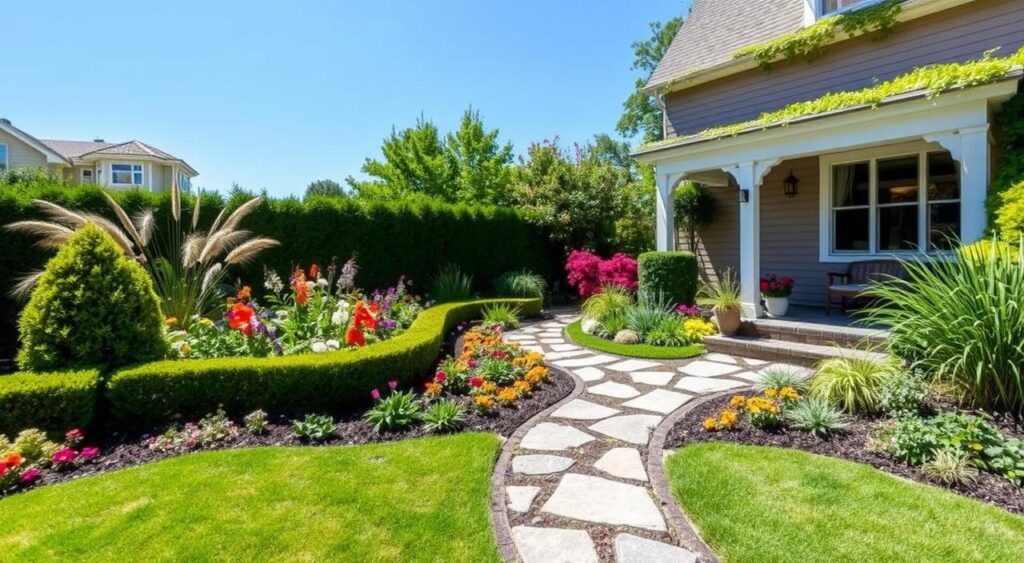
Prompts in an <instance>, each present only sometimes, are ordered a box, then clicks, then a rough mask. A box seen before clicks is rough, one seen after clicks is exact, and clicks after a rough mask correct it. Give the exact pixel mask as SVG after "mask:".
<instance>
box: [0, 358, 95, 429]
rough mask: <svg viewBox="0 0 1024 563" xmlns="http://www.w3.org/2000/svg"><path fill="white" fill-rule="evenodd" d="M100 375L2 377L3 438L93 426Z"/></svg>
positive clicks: (0, 423) (0, 418)
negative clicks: (29, 431) (23, 432)
mask: <svg viewBox="0 0 1024 563" xmlns="http://www.w3.org/2000/svg"><path fill="white" fill-rule="evenodd" d="M99 379H100V376H99V372H97V371H76V372H63V373H24V372H22V373H15V374H12V375H5V376H0V435H3V434H14V433H15V432H18V431H21V430H23V429H25V428H41V429H43V430H45V431H47V432H49V433H51V434H52V435H54V436H58V435H63V433H64V432H67V431H68V430H70V429H72V428H89V427H90V426H92V423H93V420H94V417H95V413H96V407H97V400H98V398H99Z"/></svg>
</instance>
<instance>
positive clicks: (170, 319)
mask: <svg viewBox="0 0 1024 563" xmlns="http://www.w3.org/2000/svg"><path fill="white" fill-rule="evenodd" d="M164 324H165V325H167V326H168V327H172V326H174V325H176V324H178V317H167V318H166V319H164Z"/></svg>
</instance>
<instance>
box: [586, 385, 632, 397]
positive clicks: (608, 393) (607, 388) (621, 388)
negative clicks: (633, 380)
mask: <svg viewBox="0 0 1024 563" xmlns="http://www.w3.org/2000/svg"><path fill="white" fill-rule="evenodd" d="M587 392H589V393H593V394H595V395H604V396H605V397H614V398H616V399H632V398H633V397H636V396H637V395H639V394H640V392H639V391H637V390H636V389H635V388H633V387H630V386H629V385H624V384H622V383H615V382H614V381H605V382H604V383H598V384H597V385H594V386H593V387H589V388H587Z"/></svg>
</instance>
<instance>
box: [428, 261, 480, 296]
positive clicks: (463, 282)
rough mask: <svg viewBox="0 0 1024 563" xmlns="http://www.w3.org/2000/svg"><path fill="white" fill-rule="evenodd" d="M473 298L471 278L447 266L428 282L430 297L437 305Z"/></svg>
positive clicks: (456, 268)
mask: <svg viewBox="0 0 1024 563" xmlns="http://www.w3.org/2000/svg"><path fill="white" fill-rule="evenodd" d="M472 296H473V276H470V275H468V274H464V273H462V270H460V269H459V267H458V266H456V265H454V264H449V265H447V266H444V267H442V268H441V270H440V271H439V272H438V273H437V275H436V276H434V277H433V278H432V279H431V280H430V297H431V298H433V299H434V301H436V302H438V303H451V302H454V301H466V300H468V299H470V298H471V297H472Z"/></svg>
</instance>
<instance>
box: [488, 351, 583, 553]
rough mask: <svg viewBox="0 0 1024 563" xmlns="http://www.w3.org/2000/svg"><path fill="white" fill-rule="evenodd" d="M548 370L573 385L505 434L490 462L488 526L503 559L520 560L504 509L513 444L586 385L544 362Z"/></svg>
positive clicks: (572, 375) (572, 398)
mask: <svg viewBox="0 0 1024 563" xmlns="http://www.w3.org/2000/svg"><path fill="white" fill-rule="evenodd" d="M545 365H546V366H547V368H548V369H550V370H551V371H553V372H555V373H558V374H561V375H564V376H566V377H569V378H572V380H573V383H574V384H575V386H574V387H573V389H572V391H570V392H569V394H568V395H566V396H565V397H563V398H562V400H560V401H558V402H557V403H555V404H553V405H551V406H550V407H548V408H546V409H544V410H542V411H541V412H539V413H537V414H535V415H533V416H532V417H531V418H530V419H529V420H527V421H526V422H524V423H523V424H521V425H520V426H519V428H516V431H515V432H513V433H512V435H511V436H509V437H508V438H507V439H506V440H505V442H504V443H503V444H502V446H501V452H500V453H499V454H498V461H497V463H495V464H494V472H493V473H492V474H491V526H492V528H493V529H494V537H495V539H496V540H497V542H498V549H499V550H500V551H501V558H502V559H503V560H505V561H509V562H516V561H520V559H519V552H518V551H517V550H516V546H515V542H514V541H513V540H512V527H511V525H509V523H508V512H507V507H506V506H505V474H506V473H507V472H508V468H509V465H510V464H511V463H512V455H513V451H512V450H513V449H514V445H515V444H518V443H519V441H520V440H521V439H522V438H523V436H525V435H526V433H527V432H528V431H529V430H530V428H532V427H533V426H535V425H536V424H537V423H538V422H540V420H541V419H543V418H545V417H547V416H548V415H549V414H551V413H553V412H555V410H556V409H558V408H559V407H561V406H563V405H565V404H566V403H568V402H569V401H572V400H574V399H576V398H577V397H579V396H580V395H582V394H583V392H584V391H585V390H586V387H585V385H584V383H583V380H582V379H580V378H579V377H577V376H576V375H575V374H573V373H571V372H569V371H568V370H565V369H562V368H560V367H557V366H554V365H551V364H545Z"/></svg>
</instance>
